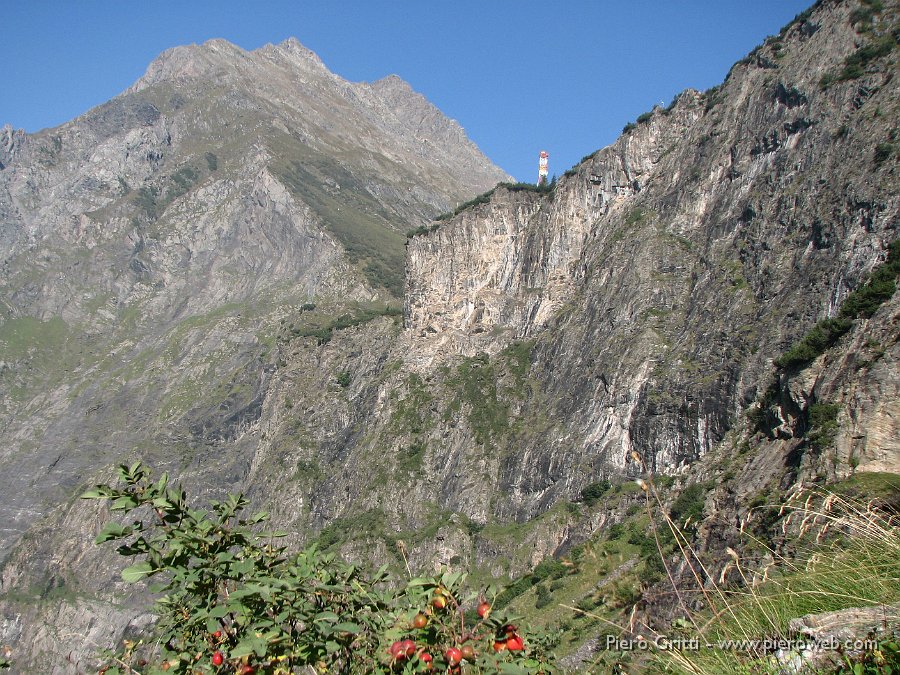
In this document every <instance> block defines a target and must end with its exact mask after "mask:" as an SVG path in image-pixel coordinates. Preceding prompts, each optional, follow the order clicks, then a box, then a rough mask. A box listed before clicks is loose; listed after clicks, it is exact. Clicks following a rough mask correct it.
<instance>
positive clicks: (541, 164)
mask: <svg viewBox="0 0 900 675" xmlns="http://www.w3.org/2000/svg"><path fill="white" fill-rule="evenodd" d="M549 160H550V153H549V152H547V151H546V150H541V158H540V159H539V160H538V185H544V184H546V183H547V173H548V172H549V168H548V164H549Z"/></svg>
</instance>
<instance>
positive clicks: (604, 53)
mask: <svg viewBox="0 0 900 675" xmlns="http://www.w3.org/2000/svg"><path fill="white" fill-rule="evenodd" d="M811 3H812V0H755V1H754V2H747V1H746V0H620V1H619V2H610V1H608V0H571V1H566V2H549V1H546V2H534V1H532V0H479V1H474V0H456V1H453V2H450V1H446V0H445V1H444V2H438V1H436V0H435V1H429V0H395V1H393V2H388V1H386V0H385V1H380V0H341V2H334V1H329V0H315V1H309V0H239V1H235V0H218V1H213V0H155V1H153V2H141V1H126V0H77V1H76V0H2V2H0V10H2V16H3V23H4V25H5V30H4V50H3V51H4V55H3V75H4V77H3V84H2V87H0V124H5V123H10V124H12V125H13V126H14V127H17V128H24V129H26V130H27V131H37V130H38V129H42V128H45V127H52V126H56V125H58V124H62V123H63V122H65V121H67V120H69V119H71V118H73V117H75V116H77V115H79V114H81V113H83V112H85V111H87V110H88V109H90V108H91V107H93V106H95V105H98V104H100V103H102V102H104V101H106V100H108V99H110V98H112V97H113V96H115V95H116V94H118V93H119V92H121V91H122V90H123V89H125V88H126V87H128V86H129V85H130V84H131V83H132V82H133V81H134V80H136V79H137V78H138V77H140V75H141V74H142V73H143V72H144V70H145V68H146V67H147V64H148V63H149V62H150V61H151V60H152V59H153V58H154V57H155V56H156V55H157V54H159V53H160V52H161V51H163V50H165V49H167V48H169V47H173V46H176V45H180V44H189V43H192V42H196V43H199V42H205V41H206V40H208V39H210V38H214V37H223V38H225V39H227V40H230V41H231V42H234V43H235V44H238V45H240V46H241V47H243V48H245V49H255V48H257V47H260V46H262V45H263V44H266V43H267V42H281V41H282V40H284V39H286V38H288V37H291V36H294V37H296V38H297V39H299V40H300V42H302V43H303V44H304V45H306V46H307V47H309V48H310V49H312V50H313V51H315V52H316V53H317V54H318V55H319V56H320V57H321V58H322V60H323V61H324V62H325V65H326V66H328V68H330V69H331V70H332V71H334V72H336V73H337V74H338V75H341V76H342V77H344V78H346V79H348V80H352V81H359V80H366V81H371V80H376V79H379V78H381V77H384V76H385V75H389V74H391V73H394V74H397V75H399V76H400V77H402V78H403V79H405V80H406V81H407V82H409V83H410V84H411V85H412V86H413V88H414V89H416V90H417V91H419V92H421V93H422V94H424V95H425V96H426V97H427V98H428V99H429V100H430V101H431V102H432V103H434V104H435V105H437V106H438V107H439V108H440V109H441V110H443V111H444V112H445V113H446V114H447V115H449V116H450V117H452V118H454V119H456V120H457V121H459V122H460V124H462V125H463V127H464V128H465V129H466V131H467V133H468V134H469V137H470V138H472V140H474V141H475V142H476V143H477V144H478V145H479V147H480V148H481V149H482V150H483V151H484V152H485V154H487V155H488V157H490V158H491V159H492V160H493V161H494V162H495V163H497V164H498V165H500V166H501V167H503V168H504V169H506V171H508V172H509V173H511V174H512V175H514V176H515V177H516V178H517V179H519V180H525V181H535V180H536V179H537V161H538V153H539V152H540V150H541V149H546V150H548V151H549V152H550V173H551V174H561V173H562V172H563V171H565V170H566V169H568V168H569V167H571V166H572V165H573V164H575V163H576V162H577V161H578V160H579V159H580V158H581V157H582V156H584V155H586V154H588V153H590V152H593V151H594V150H596V149H598V148H600V147H603V146H605V145H607V144H609V143H611V142H612V141H614V140H615V138H616V137H617V136H618V135H619V133H620V132H621V130H622V126H623V125H624V124H625V123H626V122H629V121H631V120H634V119H635V118H636V117H637V116H638V115H639V114H641V113H642V112H645V111H647V110H649V109H650V108H652V107H653V105H654V104H656V103H660V102H662V103H664V104H668V103H669V101H671V99H672V97H673V96H674V95H675V94H676V93H678V92H679V91H681V90H682V89H685V88H687V87H694V88H696V89H701V90H702V89H706V88H708V87H711V86H713V85H714V84H717V83H719V82H720V81H721V80H722V79H723V78H724V77H725V75H726V73H727V72H728V69H729V68H730V67H731V64H732V63H734V62H735V61H737V60H738V59H740V58H741V57H743V56H744V55H745V54H746V53H747V52H748V51H750V50H751V49H752V48H753V47H754V46H756V45H757V44H759V43H760V42H761V41H762V40H763V39H764V38H765V37H766V36H767V35H770V34H774V33H777V32H778V30H779V29H780V28H781V26H782V25H784V24H785V23H787V22H788V21H790V20H791V19H792V18H793V17H794V16H795V15H796V14H797V13H799V12H800V11H802V10H803V9H805V8H806V7H807V6H808V5H809V4H811Z"/></svg>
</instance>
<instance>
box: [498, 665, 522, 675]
mask: <svg viewBox="0 0 900 675" xmlns="http://www.w3.org/2000/svg"><path fill="white" fill-rule="evenodd" d="M500 672H501V673H509V675H528V670H527V669H526V668H523V667H522V666H519V665H517V664H515V663H501V664H500Z"/></svg>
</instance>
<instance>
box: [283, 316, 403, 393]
mask: <svg viewBox="0 0 900 675" xmlns="http://www.w3.org/2000/svg"><path fill="white" fill-rule="evenodd" d="M304 307H309V309H301V315H300V317H299V318H298V319H295V320H294V321H293V322H292V323H290V324H289V325H287V326H286V327H285V329H284V330H283V331H282V335H281V337H280V339H281V341H282V342H288V341H290V340H291V339H292V338H298V337H314V338H316V341H317V342H318V344H319V345H324V344H327V343H328V342H329V341H330V340H331V338H332V337H333V336H334V333H335V331H341V330H346V329H348V328H353V327H355V326H361V325H363V324H366V323H368V322H369V321H372V320H374V319H377V318H378V317H380V316H393V317H400V316H403V309H401V308H400V307H398V306H397V305H392V304H390V303H354V304H352V305H350V306H349V307H345V308H346V309H348V311H346V312H343V313H342V314H339V315H338V316H334V315H333V314H329V313H327V311H326V310H324V309H321V310H319V311H316V305H314V304H312V303H310V304H308V305H304ZM351 375H352V374H351ZM347 384H349V381H348V382H347ZM341 386H346V385H341Z"/></svg>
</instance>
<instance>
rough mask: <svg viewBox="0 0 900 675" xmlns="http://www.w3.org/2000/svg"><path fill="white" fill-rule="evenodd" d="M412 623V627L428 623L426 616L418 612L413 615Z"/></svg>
mask: <svg viewBox="0 0 900 675" xmlns="http://www.w3.org/2000/svg"><path fill="white" fill-rule="evenodd" d="M412 625H413V628H425V626H427V625H428V617H427V616H425V615H424V614H422V612H419V613H418V614H416V615H415V616H414V617H413V620H412Z"/></svg>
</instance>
